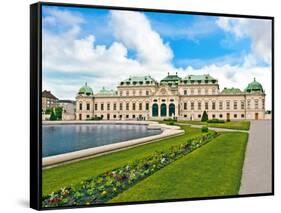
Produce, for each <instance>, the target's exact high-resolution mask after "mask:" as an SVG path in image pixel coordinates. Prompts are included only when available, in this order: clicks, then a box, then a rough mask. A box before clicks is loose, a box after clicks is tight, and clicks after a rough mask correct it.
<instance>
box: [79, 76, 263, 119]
mask: <svg viewBox="0 0 281 213" xmlns="http://www.w3.org/2000/svg"><path fill="white" fill-rule="evenodd" d="M204 110H205V111H206V112H207V114H208V116H209V119H212V118H217V119H224V120H227V119H230V120H245V119H246V120H251V119H264V118H265V93H264V90H263V87H262V85H261V84H260V83H259V82H257V81H256V79H254V80H253V82H251V83H249V84H248V86H247V87H246V89H245V90H244V91H241V90H240V89H238V88H224V89H223V90H222V91H220V88H219V83H218V80H217V79H215V78H213V77H212V76H210V75H209V74H206V75H188V76H186V77H184V78H181V77H179V76H178V75H177V74H176V75H170V74H169V73H168V76H166V77H165V78H164V79H162V80H161V81H160V82H157V81H156V80H155V79H153V78H152V77H151V76H141V77H140V76H132V77H129V78H128V79H126V80H124V81H121V82H120V84H119V85H118V87H117V91H114V90H107V89H105V88H102V90H100V91H99V92H97V93H93V90H92V89H91V87H89V86H88V85H87V83H86V84H85V85H84V86H83V87H81V88H80V90H79V91H78V93H77V96H76V119H77V120H87V119H93V118H94V119H95V118H101V119H105V120H162V119H167V118H177V119H179V120H201V116H202V114H203V112H204Z"/></svg>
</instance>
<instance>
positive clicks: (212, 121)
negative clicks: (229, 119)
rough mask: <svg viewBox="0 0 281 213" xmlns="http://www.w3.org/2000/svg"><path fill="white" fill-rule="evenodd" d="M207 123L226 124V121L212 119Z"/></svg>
mask: <svg viewBox="0 0 281 213" xmlns="http://www.w3.org/2000/svg"><path fill="white" fill-rule="evenodd" d="M207 123H225V121H224V120H220V119H212V120H208V121H207Z"/></svg>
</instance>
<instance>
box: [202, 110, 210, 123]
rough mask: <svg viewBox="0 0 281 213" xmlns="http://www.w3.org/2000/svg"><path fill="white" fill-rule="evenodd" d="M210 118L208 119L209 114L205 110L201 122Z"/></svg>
mask: <svg viewBox="0 0 281 213" xmlns="http://www.w3.org/2000/svg"><path fill="white" fill-rule="evenodd" d="M208 119H209V118H208V114H207V112H206V111H205V110H204V112H203V115H202V118H201V121H207V120H208Z"/></svg>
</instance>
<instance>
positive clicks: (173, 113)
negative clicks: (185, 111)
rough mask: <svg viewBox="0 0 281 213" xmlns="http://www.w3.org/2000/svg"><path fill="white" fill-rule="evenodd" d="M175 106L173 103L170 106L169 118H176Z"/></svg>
mask: <svg viewBox="0 0 281 213" xmlns="http://www.w3.org/2000/svg"><path fill="white" fill-rule="evenodd" d="M175 114H176V113H175V104H173V103H171V104H170V105H169V116H175Z"/></svg>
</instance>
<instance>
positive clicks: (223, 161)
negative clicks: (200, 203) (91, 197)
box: [110, 132, 248, 203]
mask: <svg viewBox="0 0 281 213" xmlns="http://www.w3.org/2000/svg"><path fill="white" fill-rule="evenodd" d="M247 140H248V134H247V133H241V132H231V133H230V132H229V133H221V135H220V136H219V137H217V138H215V139H214V140H213V141H211V142H209V143H208V144H206V145H204V146H203V147H201V148H200V149H198V150H196V151H194V152H192V153H190V154H189V155H186V156H184V157H183V158H181V159H179V160H177V161H175V162H174V163H172V164H170V165H168V166H167V167H165V168H163V169H161V170H159V171H158V172H156V173H155V174H153V175H151V176H149V177H148V178H146V179H144V180H143V181H141V182H139V183H138V184H136V185H135V186H133V187H132V188H129V189H128V190H127V191H125V192H123V193H121V194H119V195H118V196H117V197H115V198H113V199H112V200H111V201H110V202H111V203H114V202H132V201H146V200H164V199H180V198H198V197H209V196H225V195H237V194H238V191H239V187H240V180H241V175H242V167H243V162H244V154H245V149H246V144H247Z"/></svg>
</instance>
